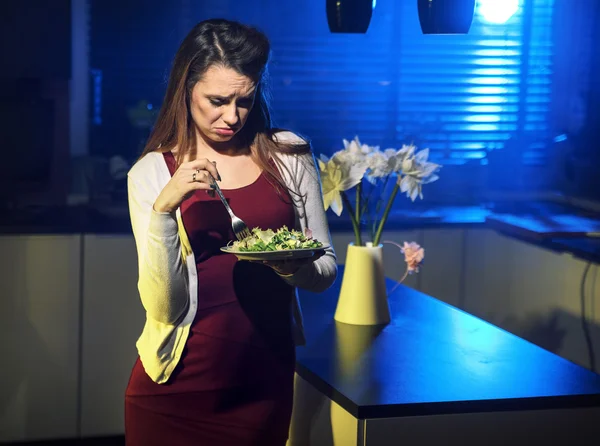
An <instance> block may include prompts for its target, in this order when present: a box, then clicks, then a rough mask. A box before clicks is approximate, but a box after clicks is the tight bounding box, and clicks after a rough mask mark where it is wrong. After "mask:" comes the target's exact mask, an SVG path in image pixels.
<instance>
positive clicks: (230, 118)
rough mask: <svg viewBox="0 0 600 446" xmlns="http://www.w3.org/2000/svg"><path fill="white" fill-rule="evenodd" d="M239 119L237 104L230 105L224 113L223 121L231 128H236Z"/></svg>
mask: <svg viewBox="0 0 600 446" xmlns="http://www.w3.org/2000/svg"><path fill="white" fill-rule="evenodd" d="M239 119H240V117H239V115H238V108H237V105H236V104H231V105H229V106H228V107H227V108H226V109H225V111H224V112H223V121H224V122H225V124H227V125H228V126H229V127H234V126H235V125H236V124H237V123H238V121H239Z"/></svg>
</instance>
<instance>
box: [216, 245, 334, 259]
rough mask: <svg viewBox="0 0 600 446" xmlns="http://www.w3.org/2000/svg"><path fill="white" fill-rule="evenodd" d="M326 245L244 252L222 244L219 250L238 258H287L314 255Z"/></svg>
mask: <svg viewBox="0 0 600 446" xmlns="http://www.w3.org/2000/svg"><path fill="white" fill-rule="evenodd" d="M327 247H328V245H323V246H321V247H320V248H302V249H286V250H282V251H253V252H244V251H237V250H235V249H233V247H231V246H224V247H223V248H221V251H223V252H226V253H227V254H233V255H234V256H236V257H237V258H238V260H258V261H261V260H287V259H305V258H308V257H312V256H314V255H315V254H316V253H318V252H321V251H324V250H325V248H327Z"/></svg>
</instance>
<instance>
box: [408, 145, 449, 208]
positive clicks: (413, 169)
mask: <svg viewBox="0 0 600 446" xmlns="http://www.w3.org/2000/svg"><path fill="white" fill-rule="evenodd" d="M408 147H409V146H407V150H406V152H405V154H406V158H404V159H403V160H402V163H401V167H400V172H399V173H400V175H399V176H398V185H399V186H400V191H401V192H406V196H407V197H409V198H410V199H411V200H412V201H415V199H416V198H417V197H420V198H421V199H422V198H423V192H422V187H423V184H428V183H433V182H434V181H436V180H437V179H438V178H439V177H438V176H437V175H436V174H435V172H437V170H438V169H439V168H440V167H441V166H440V165H439V164H435V163H431V162H429V161H427V158H428V157H429V149H425V150H421V151H420V152H417V153H416V154H414V155H413V153H414V148H412V149H410V148H408Z"/></svg>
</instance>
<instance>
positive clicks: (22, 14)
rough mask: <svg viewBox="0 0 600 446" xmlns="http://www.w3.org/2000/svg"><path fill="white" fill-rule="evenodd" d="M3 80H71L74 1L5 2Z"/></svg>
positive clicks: (0, 42)
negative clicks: (26, 78) (25, 78)
mask: <svg viewBox="0 0 600 446" xmlns="http://www.w3.org/2000/svg"><path fill="white" fill-rule="evenodd" d="M0 54H1V55H2V70H0V77H2V78H23V77H29V78H43V79H70V77H71V1H70V0H51V1H50V0H2V2H1V3H0Z"/></svg>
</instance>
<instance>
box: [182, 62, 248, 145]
mask: <svg viewBox="0 0 600 446" xmlns="http://www.w3.org/2000/svg"><path fill="white" fill-rule="evenodd" d="M255 91H256V83H255V82H254V81H253V80H252V79H250V78H249V77H247V76H244V75H243V74H240V73H238V72H237V71H235V70H232V69H231V68H226V67H223V66H221V65H213V66H211V67H210V68H209V69H208V70H207V71H206V72H205V73H204V75H203V76H202V78H201V79H200V80H199V81H198V82H197V83H196V85H195V86H194V88H193V89H192V99H191V101H190V109H191V110H190V112H191V115H192V119H193V120H194V123H195V124H196V128H197V129H198V130H199V131H200V132H201V133H202V135H203V136H204V137H205V138H207V139H209V140H211V141H214V142H227V141H229V140H231V139H232V138H233V137H234V136H235V134H236V133H237V132H239V131H240V129H241V128H242V127H243V126H244V124H245V123H246V121H247V119H248V115H249V114H250V110H252V107H253V105H254V97H255Z"/></svg>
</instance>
